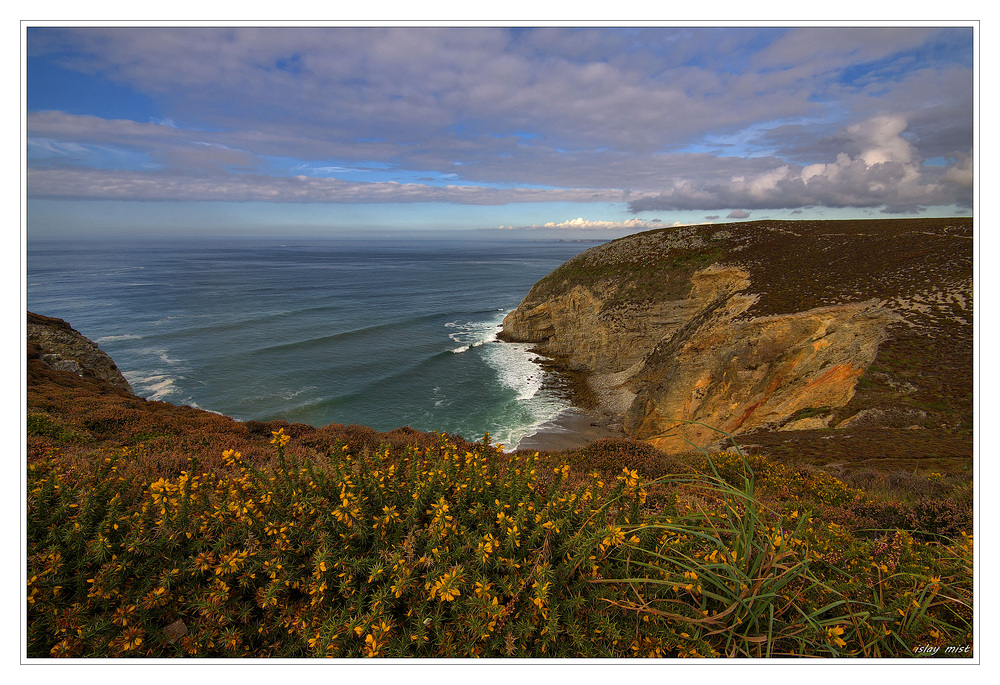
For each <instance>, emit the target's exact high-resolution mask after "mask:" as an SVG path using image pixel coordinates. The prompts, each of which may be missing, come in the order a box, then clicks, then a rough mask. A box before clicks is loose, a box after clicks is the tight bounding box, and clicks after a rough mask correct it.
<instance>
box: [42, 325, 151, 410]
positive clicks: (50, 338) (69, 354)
mask: <svg viewBox="0 0 1000 685" xmlns="http://www.w3.org/2000/svg"><path fill="white" fill-rule="evenodd" d="M27 317H28V318H27V338H28V339H27V343H28V354H29V355H37V358H38V359H39V360H40V361H41V362H42V363H43V364H45V365H46V366H48V367H49V368H52V369H55V370H57V371H67V372H69V373H73V374H76V375H77V376H81V377H86V376H91V377H94V378H99V379H101V380H104V381H106V382H107V383H109V384H110V385H111V386H112V387H114V388H117V389H119V390H123V391H125V392H127V393H129V394H130V395H131V394H133V392H132V386H130V385H129V382H128V381H127V380H125V377H124V376H123V375H122V374H121V371H119V370H118V367H117V366H116V365H115V363H114V361H113V360H112V359H111V357H109V356H108V355H107V354H105V353H104V352H103V351H101V349H100V348H99V347H98V346H97V343H95V342H93V341H91V340H90V339H88V338H86V337H84V336H83V335H81V334H80V333H79V332H77V331H76V330H75V329H73V327H72V326H70V325H69V324H68V323H66V322H65V321H63V320H62V319H56V318H53V317H49V316H42V315H40V314H34V313H32V312H28V314H27Z"/></svg>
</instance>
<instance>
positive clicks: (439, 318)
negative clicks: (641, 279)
mask: <svg viewBox="0 0 1000 685" xmlns="http://www.w3.org/2000/svg"><path fill="white" fill-rule="evenodd" d="M589 247H592V244H588V243H581V242H562V241H554V240H550V241H545V240H539V241H529V240H496V239H482V240H473V239H465V240H452V241H447V240H431V239H426V240H418V239H408V240H394V239H388V238H387V239H384V240H360V239H356V240H348V239H343V240H334V239H329V240H298V241H296V240H284V241H278V240H271V241H265V240H256V241H251V240H231V241H218V240H215V241H213V240H207V239H206V240H199V241H187V242H179V241H178V242H170V243H168V242H160V243H154V242H139V241H136V242H128V241H118V242H95V241H81V242H76V243H71V242H65V241H52V242H34V243H33V242H31V241H29V243H28V249H27V302H28V309H29V310H30V311H33V312H35V313H37V314H43V315H45V316H54V317H58V318H61V319H64V320H66V321H67V322H68V323H69V324H70V325H71V326H73V327H74V328H75V329H76V330H78V331H79V332H80V333H82V334H83V335H85V336H87V337H88V338H90V339H91V340H93V341H95V342H96V343H97V344H98V345H99V346H100V348H101V349H102V350H104V351H105V352H106V353H107V354H109V355H110V356H111V357H112V359H114V361H115V363H116V364H117V365H118V368H119V369H121V371H122V374H123V375H124V376H125V378H126V379H127V380H128V381H129V383H130V384H131V385H132V388H133V390H134V391H135V393H136V394H137V395H139V396H141V397H145V398H148V399H152V400H163V401H166V402H170V403H173V404H178V405H190V406H193V407H199V408H201V409H205V410H208V411H213V412H219V413H221V414H225V415H227V416H231V417H233V418H235V419H238V420H254V419H255V420H262V421H268V420H273V419H284V420H287V421H290V422H301V423H306V424H310V425H313V426H317V427H320V426H325V425H327V424H330V423H343V424H362V425H366V426H370V427H372V428H375V429H377V430H392V429H394V428H398V427H401V426H410V427H412V428H416V429H418V430H425V431H443V432H446V433H452V434H457V435H461V436H462V437H465V438H467V439H470V440H477V439H479V438H481V437H482V436H483V435H484V434H485V433H489V434H490V437H491V439H492V440H493V441H494V442H496V443H501V444H503V445H505V447H507V448H508V449H513V448H515V447H516V446H517V445H518V443H519V442H521V440H523V439H524V438H525V437H526V436H529V435H531V434H533V433H535V432H536V431H537V430H538V428H539V427H540V426H542V425H544V424H546V423H548V422H550V421H552V420H553V419H555V418H556V417H557V416H559V415H560V414H561V413H563V412H566V411H569V410H570V406H569V403H568V400H567V399H566V398H565V397H564V396H562V395H560V394H559V393H558V392H556V391H552V390H550V389H549V388H548V387H547V386H546V387H543V375H544V374H543V371H542V369H541V367H540V366H539V365H538V364H537V363H536V362H535V361H533V360H534V359H535V358H536V355H534V354H533V353H531V352H529V351H528V349H529V348H530V347H531V346H530V345H527V344H517V343H504V342H500V341H498V340H497V339H496V334H497V331H498V330H499V328H500V323H501V321H502V320H503V317H504V316H505V315H506V314H507V313H508V312H510V311H511V310H512V309H514V308H515V307H516V306H517V305H518V303H519V302H520V301H521V299H522V298H523V297H524V296H525V295H526V294H527V292H528V290H529V289H530V288H531V286H532V285H533V284H534V283H535V282H536V281H537V280H539V279H540V278H542V277H543V276H545V275H546V274H547V273H549V272H550V271H552V270H553V269H554V268H556V267H557V266H559V265H560V264H561V263H563V262H564V261H566V260H567V259H569V258H570V257H572V256H574V255H576V254H578V253H579V252H582V251H583V250H585V249H587V248H589Z"/></svg>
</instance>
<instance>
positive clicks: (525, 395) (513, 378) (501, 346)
mask: <svg viewBox="0 0 1000 685" xmlns="http://www.w3.org/2000/svg"><path fill="white" fill-rule="evenodd" d="M502 320H503V317H502V315H501V316H500V318H499V320H497V321H495V322H493V323H492V326H493V330H492V339H493V340H496V334H497V332H498V331H499V329H500V321H502ZM531 347H532V345H531V344H530V343H507V342H505V343H498V344H496V345H489V346H488V347H485V348H484V349H483V352H482V355H483V359H484V360H485V361H486V363H487V364H488V365H489V366H490V368H492V369H493V370H494V371H495V372H496V374H497V380H499V381H500V383H501V384H502V385H503V386H504V387H506V388H509V389H510V390H512V391H514V392H515V393H516V396H515V400H514V402H515V404H516V409H517V412H516V414H517V415H518V416H519V418H520V420H516V421H508V422H507V423H506V424H505V425H503V426H501V427H499V428H498V429H497V430H496V432H495V434H494V436H493V437H494V440H495V441H496V442H499V443H501V444H503V445H504V446H505V448H506V449H508V450H513V449H516V448H517V444H518V443H519V442H520V441H521V440H523V439H524V438H526V437H527V436H529V435H533V434H534V433H536V432H537V431H538V429H539V428H540V427H541V426H542V425H544V424H546V423H549V422H550V421H552V420H553V419H555V418H556V417H557V416H558V415H559V414H560V413H561V412H563V411H564V410H566V409H567V408H568V407H569V403H568V402H567V401H566V400H564V399H562V398H559V397H554V396H552V395H549V394H547V393H545V392H543V391H542V386H543V383H544V380H545V372H544V370H543V369H542V368H541V367H540V366H539V365H538V364H537V363H536V362H534V361H533V360H534V359H535V354H534V353H532V352H529V350H530V349H531Z"/></svg>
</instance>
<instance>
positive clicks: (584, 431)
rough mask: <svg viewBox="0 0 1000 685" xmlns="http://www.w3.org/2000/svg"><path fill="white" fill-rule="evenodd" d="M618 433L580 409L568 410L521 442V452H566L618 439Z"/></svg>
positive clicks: (519, 447) (619, 435)
mask: <svg viewBox="0 0 1000 685" xmlns="http://www.w3.org/2000/svg"><path fill="white" fill-rule="evenodd" d="M620 437H622V435H621V433H620V432H616V431H612V430H609V429H608V428H605V427H604V426H602V425H599V423H598V419H597V417H595V416H593V415H591V414H588V413H586V412H584V411H583V410H580V409H575V408H574V409H569V410H567V411H565V412H564V413H562V414H560V415H559V416H558V417H556V418H555V419H554V420H552V421H550V422H549V423H546V424H543V425H542V426H541V427H540V428H539V430H538V432H536V433H535V434H534V435H529V436H528V437H526V438H524V439H523V440H521V442H520V443H519V444H518V446H517V448H518V449H522V450H567V449H573V448H577V447H584V446H585V445H587V444H589V443H591V442H593V441H594V440H600V439H601V438H620Z"/></svg>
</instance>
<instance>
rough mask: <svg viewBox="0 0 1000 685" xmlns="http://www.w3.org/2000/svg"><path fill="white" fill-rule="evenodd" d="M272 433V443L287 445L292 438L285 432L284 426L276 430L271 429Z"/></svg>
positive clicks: (281, 445)
mask: <svg viewBox="0 0 1000 685" xmlns="http://www.w3.org/2000/svg"><path fill="white" fill-rule="evenodd" d="M271 435H273V436H274V437H273V438H271V444H272V445H277V446H278V447H284V446H285V445H287V444H288V441H289V440H291V439H292V438H291V436H290V435H287V434H286V433H285V429H284V428H279V429H278V430H276V431H271Z"/></svg>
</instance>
